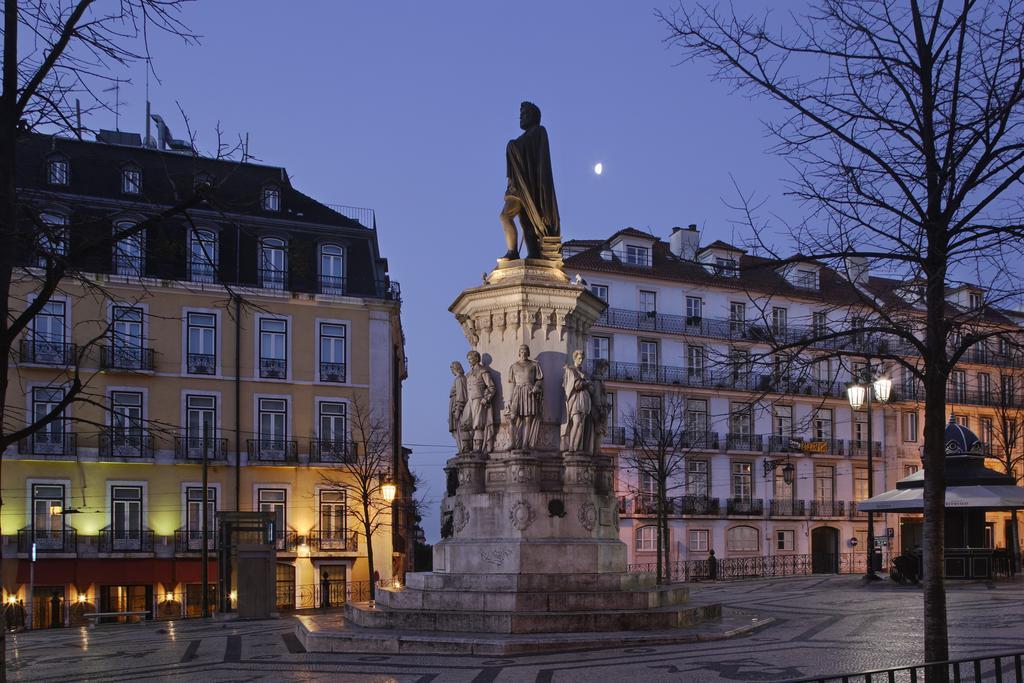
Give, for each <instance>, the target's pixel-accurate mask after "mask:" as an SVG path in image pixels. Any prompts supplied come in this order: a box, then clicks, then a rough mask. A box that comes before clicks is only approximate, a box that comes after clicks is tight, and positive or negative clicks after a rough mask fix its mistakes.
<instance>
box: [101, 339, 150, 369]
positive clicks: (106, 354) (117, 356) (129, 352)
mask: <svg viewBox="0 0 1024 683" xmlns="http://www.w3.org/2000/svg"><path fill="white" fill-rule="evenodd" d="M100 367H102V368H103V369H105V370H136V371H144V372H151V371H152V370H153V369H154V367H155V354H154V352H153V349H149V348H146V347H144V346H124V345H117V346H101V347H100Z"/></svg>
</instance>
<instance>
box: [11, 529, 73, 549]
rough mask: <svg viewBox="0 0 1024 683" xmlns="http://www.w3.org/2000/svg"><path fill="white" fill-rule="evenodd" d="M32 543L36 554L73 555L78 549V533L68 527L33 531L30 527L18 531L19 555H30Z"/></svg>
mask: <svg viewBox="0 0 1024 683" xmlns="http://www.w3.org/2000/svg"><path fill="white" fill-rule="evenodd" d="M33 543H34V544H35V546H36V552H37V553H73V552H76V551H77V549H78V548H77V543H78V531H77V530H75V529H73V528H71V527H69V526H65V527H64V528H63V529H33V528H32V527H30V526H27V527H25V528H23V529H18V552H19V553H31V552H32V544H33Z"/></svg>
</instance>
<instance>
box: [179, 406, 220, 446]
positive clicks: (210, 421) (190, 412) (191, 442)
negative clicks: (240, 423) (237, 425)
mask: <svg viewBox="0 0 1024 683" xmlns="http://www.w3.org/2000/svg"><path fill="white" fill-rule="evenodd" d="M207 438H208V441H206V442H204V439H207ZM216 439H217V397H216V396H213V395H209V394H188V395H186V396H185V448H186V449H187V451H186V453H185V455H186V457H188V458H195V459H199V460H202V459H203V458H204V457H209V458H210V459H214V458H215V457H216V456H217V455H219V454H218V453H217V449H216V445H217V441H216Z"/></svg>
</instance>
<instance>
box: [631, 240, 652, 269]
mask: <svg viewBox="0 0 1024 683" xmlns="http://www.w3.org/2000/svg"><path fill="white" fill-rule="evenodd" d="M626 263H629V264H630V265H634V266H649V265H651V250H650V249H648V248H647V247H638V246H635V245H632V244H629V245H626Z"/></svg>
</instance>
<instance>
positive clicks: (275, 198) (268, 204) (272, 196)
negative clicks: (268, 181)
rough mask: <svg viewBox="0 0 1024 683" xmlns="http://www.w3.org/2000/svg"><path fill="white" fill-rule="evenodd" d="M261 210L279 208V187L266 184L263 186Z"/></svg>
mask: <svg viewBox="0 0 1024 683" xmlns="http://www.w3.org/2000/svg"><path fill="white" fill-rule="evenodd" d="M263 210H264V211H280V210H281V190H280V189H279V188H277V187H275V186H273V185H268V186H267V187H264V188H263Z"/></svg>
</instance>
